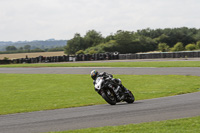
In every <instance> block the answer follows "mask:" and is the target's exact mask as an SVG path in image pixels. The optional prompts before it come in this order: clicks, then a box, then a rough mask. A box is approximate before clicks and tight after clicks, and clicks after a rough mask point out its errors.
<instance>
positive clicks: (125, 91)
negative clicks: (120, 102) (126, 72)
mask: <svg viewBox="0 0 200 133" xmlns="http://www.w3.org/2000/svg"><path fill="white" fill-rule="evenodd" d="M120 87H121V88H122V91H124V93H125V94H128V89H126V88H125V87H124V86H123V85H122V84H121V85H120Z"/></svg>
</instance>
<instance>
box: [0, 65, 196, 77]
mask: <svg viewBox="0 0 200 133" xmlns="http://www.w3.org/2000/svg"><path fill="white" fill-rule="evenodd" d="M93 69H95V70H98V71H99V72H108V73H111V74H131V75H194V76H200V67H166V68H163V67H161V68H154V67H114V68H113V67H104V68H102V67H46V68H44V67H41V68H0V73H25V74H41V73H43V74H88V75H89V74H90V72H91V71H92V70H93Z"/></svg>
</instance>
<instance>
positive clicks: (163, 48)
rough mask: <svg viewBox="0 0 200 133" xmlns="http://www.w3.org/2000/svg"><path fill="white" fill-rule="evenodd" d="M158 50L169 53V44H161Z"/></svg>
mask: <svg viewBox="0 0 200 133" xmlns="http://www.w3.org/2000/svg"><path fill="white" fill-rule="evenodd" d="M158 50H160V51H162V52H167V51H169V46H168V45H167V43H159V44H158Z"/></svg>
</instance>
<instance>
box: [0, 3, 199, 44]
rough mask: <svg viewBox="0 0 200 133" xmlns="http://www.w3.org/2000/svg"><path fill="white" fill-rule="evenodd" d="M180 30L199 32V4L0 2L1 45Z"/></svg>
mask: <svg viewBox="0 0 200 133" xmlns="http://www.w3.org/2000/svg"><path fill="white" fill-rule="evenodd" d="M183 26H186V27H189V28H198V29H199V28H200V0H0V41H24V40H27V41H31V40H46V39H50V38H55V39H71V38H73V36H74V34H75V33H80V34H81V35H82V36H84V35H85V33H86V32H87V31H88V30H92V29H94V30H96V31H98V32H101V33H102V35H103V36H107V35H110V34H111V33H116V31H117V30H128V31H137V30H140V29H145V28H148V27H149V28H151V29H156V28H174V27H183Z"/></svg>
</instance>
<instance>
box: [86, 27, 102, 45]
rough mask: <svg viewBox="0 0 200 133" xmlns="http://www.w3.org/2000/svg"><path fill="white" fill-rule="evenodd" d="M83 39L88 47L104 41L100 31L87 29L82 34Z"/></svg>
mask: <svg viewBox="0 0 200 133" xmlns="http://www.w3.org/2000/svg"><path fill="white" fill-rule="evenodd" d="M84 41H85V44H86V47H87V48H88V47H92V46H96V45H98V44H100V43H101V42H103V41H104V38H103V37H102V35H101V33H100V32H97V31H95V30H89V31H88V32H87V33H86V35H85V36H84Z"/></svg>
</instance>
